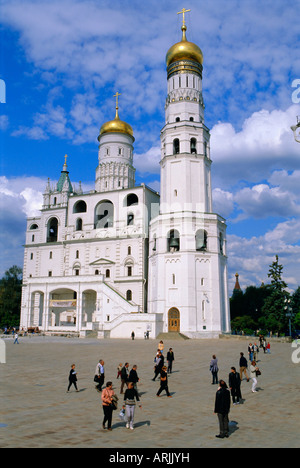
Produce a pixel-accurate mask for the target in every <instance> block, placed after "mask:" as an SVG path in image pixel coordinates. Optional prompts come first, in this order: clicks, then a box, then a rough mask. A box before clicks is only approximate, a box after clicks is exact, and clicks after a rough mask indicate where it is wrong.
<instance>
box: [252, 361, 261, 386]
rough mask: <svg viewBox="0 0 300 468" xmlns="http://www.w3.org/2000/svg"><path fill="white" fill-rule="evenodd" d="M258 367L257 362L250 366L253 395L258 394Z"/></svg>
mask: <svg viewBox="0 0 300 468" xmlns="http://www.w3.org/2000/svg"><path fill="white" fill-rule="evenodd" d="M258 370H259V369H258V367H257V366H256V362H255V361H252V362H251V366H250V378H251V379H252V393H257V390H256V387H257V374H256V372H257V371H258Z"/></svg>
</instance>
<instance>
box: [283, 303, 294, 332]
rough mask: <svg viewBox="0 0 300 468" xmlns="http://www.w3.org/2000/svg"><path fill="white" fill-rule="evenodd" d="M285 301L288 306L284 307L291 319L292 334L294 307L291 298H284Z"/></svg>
mask: <svg viewBox="0 0 300 468" xmlns="http://www.w3.org/2000/svg"><path fill="white" fill-rule="evenodd" d="M284 303H285V304H286V306H285V307H284V310H285V312H286V314H285V316H286V317H287V318H288V319H289V330H290V336H292V318H293V317H294V314H293V309H292V307H291V299H287V298H285V299H284Z"/></svg>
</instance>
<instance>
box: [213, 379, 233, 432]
mask: <svg viewBox="0 0 300 468" xmlns="http://www.w3.org/2000/svg"><path fill="white" fill-rule="evenodd" d="M229 412H230V392H229V390H228V387H227V385H226V383H225V382H224V380H220V386H219V388H218V391H217V394H216V401H215V414H217V415H218V419H219V426H220V433H219V434H218V435H217V436H216V437H217V438H219V439H224V437H229V417H228V415H229Z"/></svg>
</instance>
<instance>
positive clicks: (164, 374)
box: [156, 366, 172, 398]
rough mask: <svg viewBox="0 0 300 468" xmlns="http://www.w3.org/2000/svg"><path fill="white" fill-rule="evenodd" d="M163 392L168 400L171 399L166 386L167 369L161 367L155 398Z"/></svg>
mask: <svg viewBox="0 0 300 468" xmlns="http://www.w3.org/2000/svg"><path fill="white" fill-rule="evenodd" d="M163 390H165V392H166V394H167V396H168V398H172V396H171V395H170V392H169V386H168V374H167V367H166V366H163V368H162V370H161V373H160V388H159V390H158V392H157V394H156V396H158V397H159V396H160V394H161V392H162V391H163Z"/></svg>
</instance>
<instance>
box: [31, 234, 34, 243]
mask: <svg viewBox="0 0 300 468" xmlns="http://www.w3.org/2000/svg"><path fill="white" fill-rule="evenodd" d="M31 242H34V234H33V235H32V236H31Z"/></svg>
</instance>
